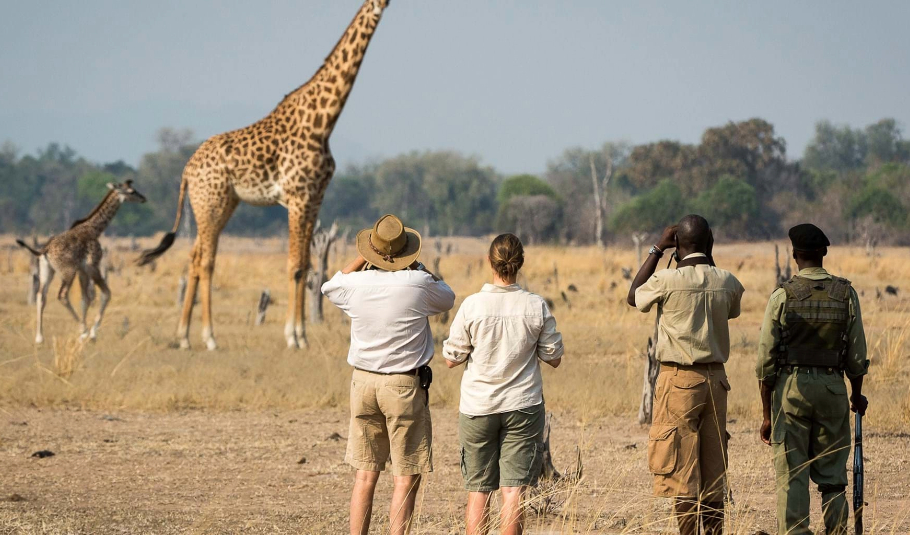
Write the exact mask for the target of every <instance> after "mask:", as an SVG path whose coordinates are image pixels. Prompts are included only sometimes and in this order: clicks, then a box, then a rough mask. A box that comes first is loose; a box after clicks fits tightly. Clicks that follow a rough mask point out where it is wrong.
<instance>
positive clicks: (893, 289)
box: [885, 284, 899, 295]
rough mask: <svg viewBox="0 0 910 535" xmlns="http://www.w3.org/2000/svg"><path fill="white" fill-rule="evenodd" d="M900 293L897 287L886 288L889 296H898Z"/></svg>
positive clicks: (889, 286)
mask: <svg viewBox="0 0 910 535" xmlns="http://www.w3.org/2000/svg"><path fill="white" fill-rule="evenodd" d="M898 291H899V290H898V289H897V288H896V287H894V286H891V285H890V284H889V285H888V286H885V293H886V294H888V295H897V292H898Z"/></svg>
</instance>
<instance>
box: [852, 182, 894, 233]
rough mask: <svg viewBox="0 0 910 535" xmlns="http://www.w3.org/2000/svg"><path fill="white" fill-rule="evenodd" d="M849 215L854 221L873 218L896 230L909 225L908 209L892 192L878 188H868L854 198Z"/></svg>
mask: <svg viewBox="0 0 910 535" xmlns="http://www.w3.org/2000/svg"><path fill="white" fill-rule="evenodd" d="M848 213H849V216H850V217H851V218H853V219H858V218H861V217H866V216H872V218H873V219H874V220H875V221H876V222H878V223H885V224H888V225H890V226H892V227H895V228H902V227H906V225H907V208H906V207H904V205H903V203H901V201H900V200H899V199H898V198H897V197H895V196H894V195H893V194H892V193H891V192H890V191H888V190H886V189H883V188H880V187H877V186H869V187H866V188H865V189H864V190H863V191H862V192H861V193H860V194H859V195H858V196H857V197H854V198H853V200H852V201H851V202H850V206H849V209H848Z"/></svg>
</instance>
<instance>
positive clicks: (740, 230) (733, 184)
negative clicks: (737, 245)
mask: <svg viewBox="0 0 910 535" xmlns="http://www.w3.org/2000/svg"><path fill="white" fill-rule="evenodd" d="M690 208H691V211H692V212H694V213H697V214H701V215H702V216H704V217H705V218H706V219H707V220H708V221H709V222H710V223H711V225H712V226H714V227H716V228H718V229H721V230H722V231H723V233H724V234H726V235H729V236H736V237H745V236H748V235H749V233H750V229H751V228H752V226H753V225H754V224H756V223H757V222H756V219H757V218H758V216H759V207H758V199H757V198H756V196H755V188H753V187H752V186H751V185H749V184H748V183H747V182H746V181H745V180H740V179H738V178H734V177H732V176H724V177H722V178H721V179H720V180H718V181H717V183H716V184H714V186H712V187H711V189H709V190H707V191H704V192H702V193H701V194H700V195H699V196H698V197H697V198H696V199H695V200H694V201H693V202H692V204H691V207H690Z"/></svg>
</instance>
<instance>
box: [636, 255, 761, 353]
mask: <svg viewBox="0 0 910 535" xmlns="http://www.w3.org/2000/svg"><path fill="white" fill-rule="evenodd" d="M693 256H705V255H704V254H701V253H695V254H692V255H689V256H687V257H686V258H691V257H693ZM744 291H745V290H744V289H743V285H742V284H740V282H739V281H738V280H737V279H736V277H734V276H733V274H732V273H730V272H729V271H726V270H723V269H720V268H717V267H712V266H709V265H707V264H697V265H694V266H686V267H681V268H677V269H664V270H661V271H658V272H657V273H655V274H654V275H652V276H651V278H650V279H648V280H647V281H646V282H645V283H644V284H642V285H641V286H639V287H638V289H636V290H635V306H636V307H637V308H638V310H640V311H642V312H649V311H650V310H651V307H653V306H654V305H657V307H658V320H657V360H659V361H660V362H673V363H676V364H683V365H691V364H712V363H724V362H727V359H728V358H729V357H730V329H729V326H728V322H729V320H731V319H733V318H737V317H739V312H740V301H741V299H742V296H743V292H744Z"/></svg>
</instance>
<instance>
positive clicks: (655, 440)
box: [648, 425, 679, 476]
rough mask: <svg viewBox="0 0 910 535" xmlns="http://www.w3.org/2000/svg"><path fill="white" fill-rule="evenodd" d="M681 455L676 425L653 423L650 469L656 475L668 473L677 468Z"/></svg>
mask: <svg viewBox="0 0 910 535" xmlns="http://www.w3.org/2000/svg"><path fill="white" fill-rule="evenodd" d="M678 455H679V444H678V439H677V429H676V426H675V425H653V426H651V431H650V432H649V433H648V470H650V471H651V473H652V474H655V475H659V476H662V475H667V474H669V473H672V472H673V470H674V469H675V468H676V459H677V457H678Z"/></svg>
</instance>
